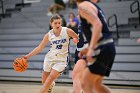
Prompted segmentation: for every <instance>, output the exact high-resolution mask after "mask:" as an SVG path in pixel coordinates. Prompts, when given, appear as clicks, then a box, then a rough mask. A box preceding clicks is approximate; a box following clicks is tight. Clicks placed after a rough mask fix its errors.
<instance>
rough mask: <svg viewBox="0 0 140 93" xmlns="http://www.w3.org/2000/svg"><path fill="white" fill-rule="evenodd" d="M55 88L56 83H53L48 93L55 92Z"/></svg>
mask: <svg viewBox="0 0 140 93" xmlns="http://www.w3.org/2000/svg"><path fill="white" fill-rule="evenodd" d="M54 86H55V82H54V81H53V83H52V84H51V86H50V88H49V90H48V93H52V92H53V88H54Z"/></svg>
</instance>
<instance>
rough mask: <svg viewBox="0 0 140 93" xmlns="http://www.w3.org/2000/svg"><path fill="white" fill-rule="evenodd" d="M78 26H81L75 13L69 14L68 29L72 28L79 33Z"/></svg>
mask: <svg viewBox="0 0 140 93" xmlns="http://www.w3.org/2000/svg"><path fill="white" fill-rule="evenodd" d="M78 25H79V20H78V18H77V17H76V16H75V14H74V13H73V12H70V13H69V18H68V20H67V27H68V28H71V29H72V30H74V31H75V32H77V30H78Z"/></svg>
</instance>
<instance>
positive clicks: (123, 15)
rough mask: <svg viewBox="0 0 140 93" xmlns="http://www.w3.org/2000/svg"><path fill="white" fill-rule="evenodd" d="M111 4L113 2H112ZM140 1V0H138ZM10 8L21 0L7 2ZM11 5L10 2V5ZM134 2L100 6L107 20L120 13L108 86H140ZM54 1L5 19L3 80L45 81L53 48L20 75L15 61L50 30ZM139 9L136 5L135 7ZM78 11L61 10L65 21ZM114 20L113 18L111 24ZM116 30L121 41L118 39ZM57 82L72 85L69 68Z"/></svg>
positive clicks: (139, 33)
mask: <svg viewBox="0 0 140 93" xmlns="http://www.w3.org/2000/svg"><path fill="white" fill-rule="evenodd" d="M109 1H111V2H109ZM138 1H139V0H138ZM4 2H5V6H6V9H7V10H8V9H9V8H15V5H16V4H17V3H20V0H12V1H11V2H10V1H9V0H4ZM6 2H7V3H6ZM133 2H134V0H103V1H102V2H100V3H99V6H100V7H101V8H102V9H103V10H104V12H105V14H106V18H107V19H108V18H109V17H110V16H112V15H114V14H116V16H117V21H118V22H117V27H118V28H116V25H114V26H113V27H110V30H111V32H112V34H113V37H114V38H115V39H114V40H115V44H116V50H117V51H116V52H117V55H116V58H115V63H114V64H113V68H112V72H111V75H110V77H109V78H105V81H104V83H105V84H122V85H123V84H125V85H140V74H139V73H140V68H139V67H140V44H137V42H136V39H137V38H138V37H140V24H139V21H138V16H139V15H138V13H137V12H136V13H133V14H132V13H131V11H130V6H131V4H132V3H133ZM52 3H53V1H52V0H41V2H38V3H32V4H31V5H30V6H28V7H22V8H21V11H14V12H9V11H8V12H9V13H11V16H10V17H8V18H3V17H1V19H2V20H1V23H0V80H16V81H41V71H42V64H43V59H44V56H45V54H46V53H47V51H48V49H49V45H47V46H46V48H45V49H44V50H43V51H42V52H41V53H40V54H38V55H36V56H34V57H32V58H31V59H30V60H29V67H28V70H27V71H25V72H23V73H17V72H15V71H14V70H13V68H12V62H13V59H15V58H16V57H20V56H22V55H25V54H27V53H28V52H30V51H31V50H33V49H34V48H35V47H36V46H37V45H38V44H39V42H40V41H41V40H42V38H43V36H44V34H45V33H47V32H48V30H49V18H50V17H48V16H46V13H47V9H48V7H49V5H50V4H52ZM139 3H140V2H139ZM135 7H136V6H134V8H135ZM70 11H74V12H75V13H76V14H77V9H69V8H66V10H63V11H60V13H62V14H65V15H63V16H64V17H65V18H67V17H68V13H69V12H70ZM113 22H114V20H112V19H110V23H113ZM116 29H118V31H119V36H120V38H117V37H116ZM75 46H76V45H74V44H73V43H71V45H70V62H71V65H72V67H73V60H74V51H75ZM56 82H65V83H72V80H71V71H70V70H69V67H68V68H67V69H66V70H65V72H64V73H63V74H62V75H61V77H60V78H58V79H57V80H56Z"/></svg>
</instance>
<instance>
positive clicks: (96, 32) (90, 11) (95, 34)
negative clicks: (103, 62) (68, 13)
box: [79, 1, 102, 50]
mask: <svg viewBox="0 0 140 93" xmlns="http://www.w3.org/2000/svg"><path fill="white" fill-rule="evenodd" d="M87 4H88V6H87ZM79 14H80V15H81V16H82V17H83V18H85V19H86V20H87V21H88V22H89V23H90V24H91V25H92V38H91V42H90V45H89V49H92V50H93V49H94V47H95V45H96V43H97V41H98V40H99V38H100V34H101V31H102V23H101V21H100V20H99V18H98V12H97V8H96V7H95V6H93V5H92V4H91V3H90V2H86V1H85V2H84V3H81V4H80V5H79Z"/></svg>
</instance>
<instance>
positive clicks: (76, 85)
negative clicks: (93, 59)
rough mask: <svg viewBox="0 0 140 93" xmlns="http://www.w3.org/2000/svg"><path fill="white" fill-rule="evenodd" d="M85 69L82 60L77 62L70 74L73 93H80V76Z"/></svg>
mask: <svg viewBox="0 0 140 93" xmlns="http://www.w3.org/2000/svg"><path fill="white" fill-rule="evenodd" d="M85 68H86V62H85V60H83V59H80V60H78V61H77V63H76V64H75V66H74V69H73V72H72V80H73V92H74V93H80V91H81V89H82V88H81V83H80V81H81V76H82V72H83V70H84V69H85Z"/></svg>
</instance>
